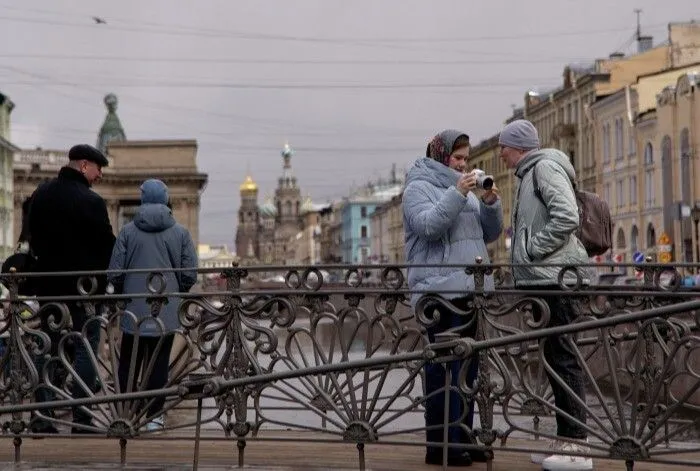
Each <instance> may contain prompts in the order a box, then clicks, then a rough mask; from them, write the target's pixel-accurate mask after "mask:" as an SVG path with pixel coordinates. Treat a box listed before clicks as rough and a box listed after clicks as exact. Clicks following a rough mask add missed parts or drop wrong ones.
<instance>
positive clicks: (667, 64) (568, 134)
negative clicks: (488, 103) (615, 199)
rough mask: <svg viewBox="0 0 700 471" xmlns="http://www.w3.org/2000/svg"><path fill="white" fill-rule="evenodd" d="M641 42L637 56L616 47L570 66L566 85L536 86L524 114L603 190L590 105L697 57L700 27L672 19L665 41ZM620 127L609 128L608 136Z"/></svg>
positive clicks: (547, 143)
mask: <svg viewBox="0 0 700 471" xmlns="http://www.w3.org/2000/svg"><path fill="white" fill-rule="evenodd" d="M638 45H639V48H638V53H637V54H634V55H631V56H625V55H623V54H620V53H613V54H611V55H610V57H608V58H607V59H598V60H596V61H595V62H594V63H593V64H591V65H590V66H584V67H580V66H568V67H566V68H565V69H564V77H563V78H564V80H563V84H562V86H561V87H559V88H557V89H555V90H551V91H547V92H542V93H537V92H534V91H530V92H528V93H527V94H526V96H525V107H524V109H523V117H524V118H525V119H528V120H530V121H532V122H533V124H534V125H535V127H536V128H537V130H538V131H539V133H540V141H541V143H542V146H543V147H554V148H557V149H560V150H562V151H564V152H565V153H567V154H568V155H569V156H570V157H571V160H572V162H573V164H574V168H575V169H576V176H577V179H578V183H579V185H580V186H581V187H582V188H583V189H585V190H589V191H596V192H598V191H600V190H601V187H600V185H599V184H598V182H597V173H598V171H599V167H597V165H596V164H597V161H598V159H599V158H600V157H601V156H600V155H596V153H595V150H596V149H599V148H600V146H599V145H597V144H596V143H595V142H594V134H595V132H596V129H595V128H594V126H593V123H592V122H591V119H590V118H591V116H590V114H591V113H590V107H591V106H592V105H593V104H594V103H595V102H596V101H597V100H598V99H599V98H601V97H605V96H608V95H611V94H613V93H615V92H617V91H618V90H620V89H621V88H624V87H625V86H627V85H630V84H632V83H635V82H636V81H637V77H639V76H642V75H645V74H650V73H655V72H659V71H663V70H669V69H674V68H678V67H682V66H685V65H688V64H692V63H694V62H696V61H697V54H698V49H699V45H700V27H699V26H698V24H696V23H693V22H690V23H671V24H669V28H668V38H667V41H666V42H665V43H664V44H662V45H659V46H657V47H651V38H649V37H641V38H639V43H638ZM615 132H616V131H615V130H614V128H609V129H607V130H606V135H607V136H608V137H607V139H608V140H609V139H611V137H610V136H611V135H613V134H614V133H615ZM624 138H625V139H629V136H624Z"/></svg>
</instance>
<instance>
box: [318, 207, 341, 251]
mask: <svg viewBox="0 0 700 471" xmlns="http://www.w3.org/2000/svg"><path fill="white" fill-rule="evenodd" d="M342 212H343V202H336V203H332V204H330V205H329V206H326V207H325V208H324V209H322V210H321V211H320V213H319V214H320V216H321V262H322V263H340V262H342V261H343V254H342V241H343V231H342Z"/></svg>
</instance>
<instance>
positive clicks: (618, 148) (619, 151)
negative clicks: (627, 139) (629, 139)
mask: <svg viewBox="0 0 700 471" xmlns="http://www.w3.org/2000/svg"><path fill="white" fill-rule="evenodd" d="M623 136H624V134H623V132H622V118H617V119H616V120H615V160H622V159H623V158H624V153H623V148H624V137H623Z"/></svg>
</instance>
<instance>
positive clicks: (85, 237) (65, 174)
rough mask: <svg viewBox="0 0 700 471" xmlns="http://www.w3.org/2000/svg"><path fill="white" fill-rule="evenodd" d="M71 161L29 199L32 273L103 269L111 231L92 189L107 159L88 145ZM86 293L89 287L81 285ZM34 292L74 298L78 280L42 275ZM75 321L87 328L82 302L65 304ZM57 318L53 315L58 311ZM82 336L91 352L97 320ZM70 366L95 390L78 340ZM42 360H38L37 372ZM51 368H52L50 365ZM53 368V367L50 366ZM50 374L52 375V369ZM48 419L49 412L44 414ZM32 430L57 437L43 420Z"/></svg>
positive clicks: (78, 420) (82, 413) (42, 396)
mask: <svg viewBox="0 0 700 471" xmlns="http://www.w3.org/2000/svg"><path fill="white" fill-rule="evenodd" d="M68 158H69V163H68V165H67V166H65V167H63V168H61V170H60V171H59V173H58V177H56V178H54V179H53V180H51V181H49V182H46V183H44V184H42V185H41V186H39V187H38V188H37V189H36V190H35V191H34V194H33V195H32V197H31V205H30V208H29V217H28V225H29V240H30V243H31V248H32V251H33V253H34V255H35V256H36V265H35V271H36V272H65V271H98V270H106V269H107V267H108V266H109V260H110V257H111V255H112V248H113V246H114V241H115V237H114V233H113V232H112V225H111V224H110V222H109V215H108V213H107V205H106V204H105V201H104V200H103V199H102V197H100V196H99V195H98V194H97V193H95V192H94V191H93V190H92V189H91V186H92V185H93V184H94V183H96V182H97V181H99V180H100V179H101V178H102V168H103V167H106V166H107V164H108V161H107V158H106V157H105V156H104V155H103V154H102V152H100V151H99V150H98V149H96V148H94V147H92V146H89V145H87V144H80V145H77V146H74V147H73V148H71V149H70V151H69V152H68ZM105 279H106V277H104V276H103V277H99V278H98V291H97V293H104V287H105V283H106V282H105ZM83 286H84V288H85V289H86V290H89V289H90V283H89V282H88V283H84V284H83ZM34 291H35V292H36V294H37V295H38V296H75V295H78V294H79V292H78V277H77V276H58V277H56V276H45V277H40V278H37V279H36V283H35V286H34ZM66 305H67V307H68V309H69V311H70V315H71V320H72V323H73V330H74V331H77V332H80V331H82V330H83V327H84V326H85V322H86V320H87V317H88V316H87V314H86V311H85V308H84V306H82V304H81V303H80V302H68V303H66ZM48 314H49V313H47V315H46V316H42V317H44V319H43V322H42V324H43V326H42V327H43V329H44V331H45V332H46V333H48V334H50V337H51V340H52V350H53V351H52V356H53V355H55V354H56V350H55V347H56V345H55V343H56V342H57V341H58V340H60V337H58V336H57V334H58V333H57V332H54V331H52V329H51V328H50V327H49V324H48V322H47V320H48ZM56 314H57V313H56ZM85 330H86V332H85V333H86V336H87V340H88V341H89V343H90V345H91V346H92V348H93V351H95V350H96V348H97V343H98V341H99V335H100V332H99V324H98V323H97V322H95V321H93V322H89V323H88V324H87V326H86V329H85ZM74 355H75V358H74V365H73V366H74V368H75V370H76V372H77V373H78V375H79V376H80V379H82V382H84V383H85V385H87V386H88V387H89V388H91V389H92V390H94V388H95V383H96V371H95V365H94V364H93V362H92V361H91V359H90V353H89V352H88V351H87V349H86V348H85V346H84V345H83V343H82V342H76V345H75V350H74ZM43 364H44V361H43V360H40V361H38V362H37V367H38V368H39V374H40V375H41V374H42V373H41V368H43ZM49 366H50V368H51V365H49ZM51 369H52V370H53V368H51ZM49 374H50V375H51V374H53V371H50V372H49ZM80 382H81V381H79V380H78V378H73V389H72V391H71V392H72V396H73V397H74V398H79V397H85V396H87V391H85V388H83V387H82V386H81V385H80ZM53 399H54V396H53V394H51V392H50V391H49V390H48V389H44V388H40V389H39V390H37V402H44V401H50V400H53ZM42 413H43V414H45V415H48V416H51V415H52V413H53V411H48V410H43V411H42ZM73 422H74V424H75V425H76V426H77V427H76V426H74V427H73V432H74V433H76V432H85V431H88V430H89V429H87V428H85V427H86V426H89V425H90V424H91V419H90V415H89V414H88V413H87V411H86V410H85V409H81V408H74V409H73ZM32 430H33V431H34V432H37V433H55V432H56V429H55V427H54V426H53V425H52V424H50V423H48V422H46V421H33V423H32Z"/></svg>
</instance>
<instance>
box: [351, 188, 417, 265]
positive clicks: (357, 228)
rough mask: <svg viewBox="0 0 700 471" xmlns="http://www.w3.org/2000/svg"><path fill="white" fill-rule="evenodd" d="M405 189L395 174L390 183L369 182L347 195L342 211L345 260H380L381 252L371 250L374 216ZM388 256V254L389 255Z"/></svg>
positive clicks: (364, 261)
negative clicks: (376, 210)
mask: <svg viewBox="0 0 700 471" xmlns="http://www.w3.org/2000/svg"><path fill="white" fill-rule="evenodd" d="M402 191H403V183H401V182H400V181H398V179H396V178H395V176H394V177H392V180H391V181H390V182H389V183H385V184H382V185H377V186H374V185H368V186H367V187H366V188H364V189H362V190H360V191H358V192H357V193H355V194H354V195H352V196H350V197H349V198H346V200H345V201H344V202H343V207H342V211H341V231H342V233H341V239H342V242H341V254H342V261H343V263H349V264H356V263H357V264H366V263H371V262H376V263H380V262H379V258H378V257H381V255H382V254H375V253H373V251H372V227H371V216H372V213H374V211H375V209H377V207H379V206H381V205H382V204H384V203H386V202H388V201H390V200H391V199H392V198H394V197H396V196H398V195H400V194H401V192H402ZM387 226H388V224H387ZM387 230H388V227H387ZM380 250H381V249H380ZM387 250H388V248H387ZM386 256H387V257H388V256H389V254H386Z"/></svg>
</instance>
